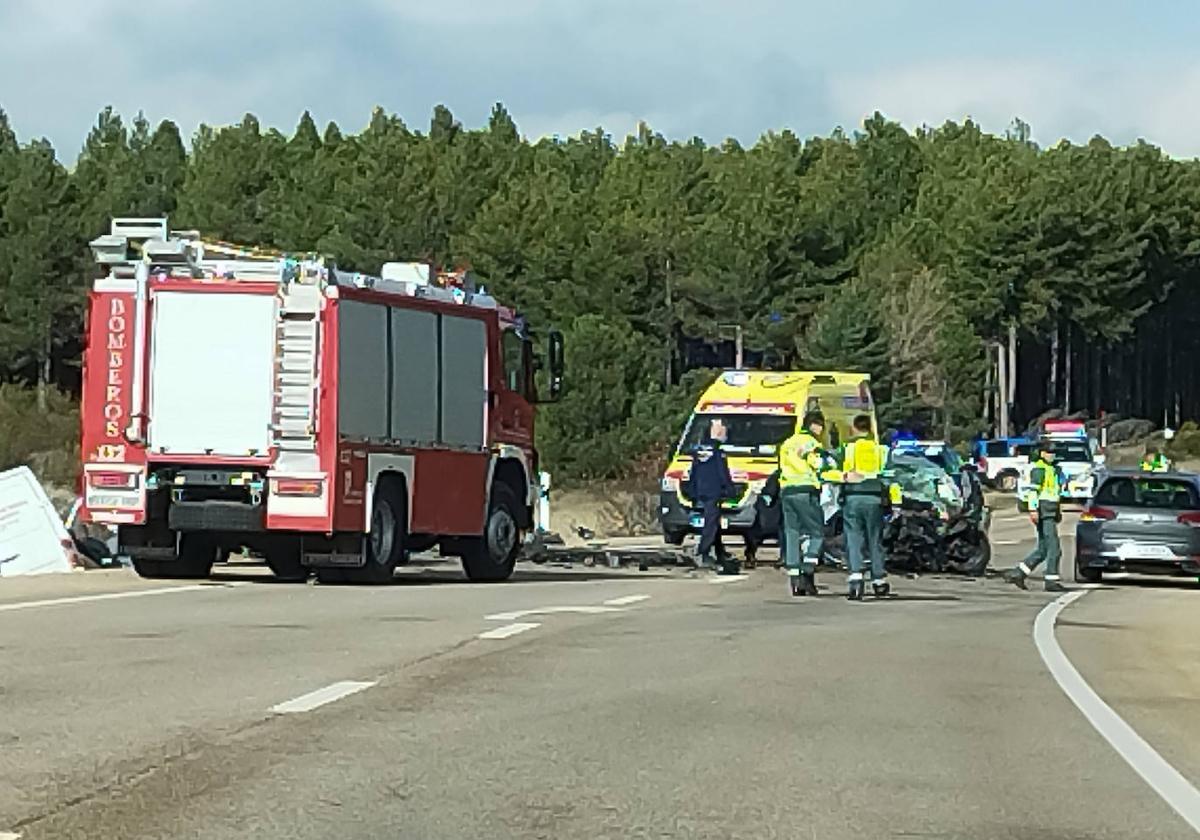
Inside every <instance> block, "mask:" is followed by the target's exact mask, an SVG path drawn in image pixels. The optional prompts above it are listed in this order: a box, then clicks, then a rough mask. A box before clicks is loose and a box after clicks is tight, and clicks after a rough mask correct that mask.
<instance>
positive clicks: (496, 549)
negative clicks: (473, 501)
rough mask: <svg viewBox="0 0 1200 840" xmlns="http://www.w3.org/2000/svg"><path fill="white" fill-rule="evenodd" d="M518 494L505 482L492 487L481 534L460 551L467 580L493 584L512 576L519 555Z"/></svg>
mask: <svg viewBox="0 0 1200 840" xmlns="http://www.w3.org/2000/svg"><path fill="white" fill-rule="evenodd" d="M518 509H519V507H518V504H517V494H516V493H514V492H513V489H512V488H511V487H510V486H508V485H507V484H505V483H504V482H502V481H501V482H497V483H496V484H494V485H492V500H491V504H490V505H489V506H488V518H487V522H486V523H485V524H484V526H483V527H484V531H483V535H482V536H480V537H477V538H475V539H473V540H471V541H470V543H469V544H468V545H467V546H466V550H465V551H463V555H462V563H463V570H464V571H465V572H466V573H467V578H468V579H469V580H471V581H475V582H479V583H495V582H497V581H502V580H508V579H509V578H510V577H512V573H513V568H514V567H515V566H516V564H517V555H518V554H519V553H520V552H521V526H520V524H519V523H520V519H519V518H518V514H517V511H518Z"/></svg>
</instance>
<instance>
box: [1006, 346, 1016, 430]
mask: <svg viewBox="0 0 1200 840" xmlns="http://www.w3.org/2000/svg"><path fill="white" fill-rule="evenodd" d="M1007 400H1008V406H1007V408H1006V409H1005V417H1006V418H1007V416H1008V411H1009V410H1011V409H1012V407H1013V406H1014V405H1016V404H1017V325H1016V324H1009V325H1008V394H1007ZM1004 434H1006V435H1007V434H1008V427H1007V426H1005V427H1004Z"/></svg>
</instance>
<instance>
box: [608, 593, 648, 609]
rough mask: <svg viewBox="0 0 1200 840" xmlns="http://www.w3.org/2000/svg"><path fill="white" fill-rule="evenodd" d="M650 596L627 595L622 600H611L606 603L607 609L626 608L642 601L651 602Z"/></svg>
mask: <svg viewBox="0 0 1200 840" xmlns="http://www.w3.org/2000/svg"><path fill="white" fill-rule="evenodd" d="M649 598H650V596H649V595H625V596H623V597H621V598H609V599H608V600H607V601H605V602H604V605H605V606H606V607H625V606H628V605H630V604H637V603H640V602H642V601H646V600H649Z"/></svg>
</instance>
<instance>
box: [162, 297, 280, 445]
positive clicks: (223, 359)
mask: <svg viewBox="0 0 1200 840" xmlns="http://www.w3.org/2000/svg"><path fill="white" fill-rule="evenodd" d="M152 311H153V322H154V328H153V335H152V338H151V361H150V412H149V413H150V428H149V438H150V449H151V451H152V452H154V453H165V454H190V455H196V454H213V455H233V456H246V455H250V454H257V455H263V454H266V453H267V451H268V449H269V447H270V445H271V439H270V427H271V411H272V391H273V388H274V364H275V298H274V297H273V296H272V295H261V294H223V293H214V292H203V293H201V292H159V293H157V294H156V295H155V296H154V299H153V310H152Z"/></svg>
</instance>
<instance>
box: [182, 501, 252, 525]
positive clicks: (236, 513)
mask: <svg viewBox="0 0 1200 840" xmlns="http://www.w3.org/2000/svg"><path fill="white" fill-rule="evenodd" d="M168 522H169V523H170V525H171V529H172V530H174V531H261V530H262V529H263V527H264V522H263V508H262V506H261V505H251V504H247V503H246V502H222V501H215V500H209V501H202V502H175V503H173V504H172V505H171V508H170V511H169V513H168Z"/></svg>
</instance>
